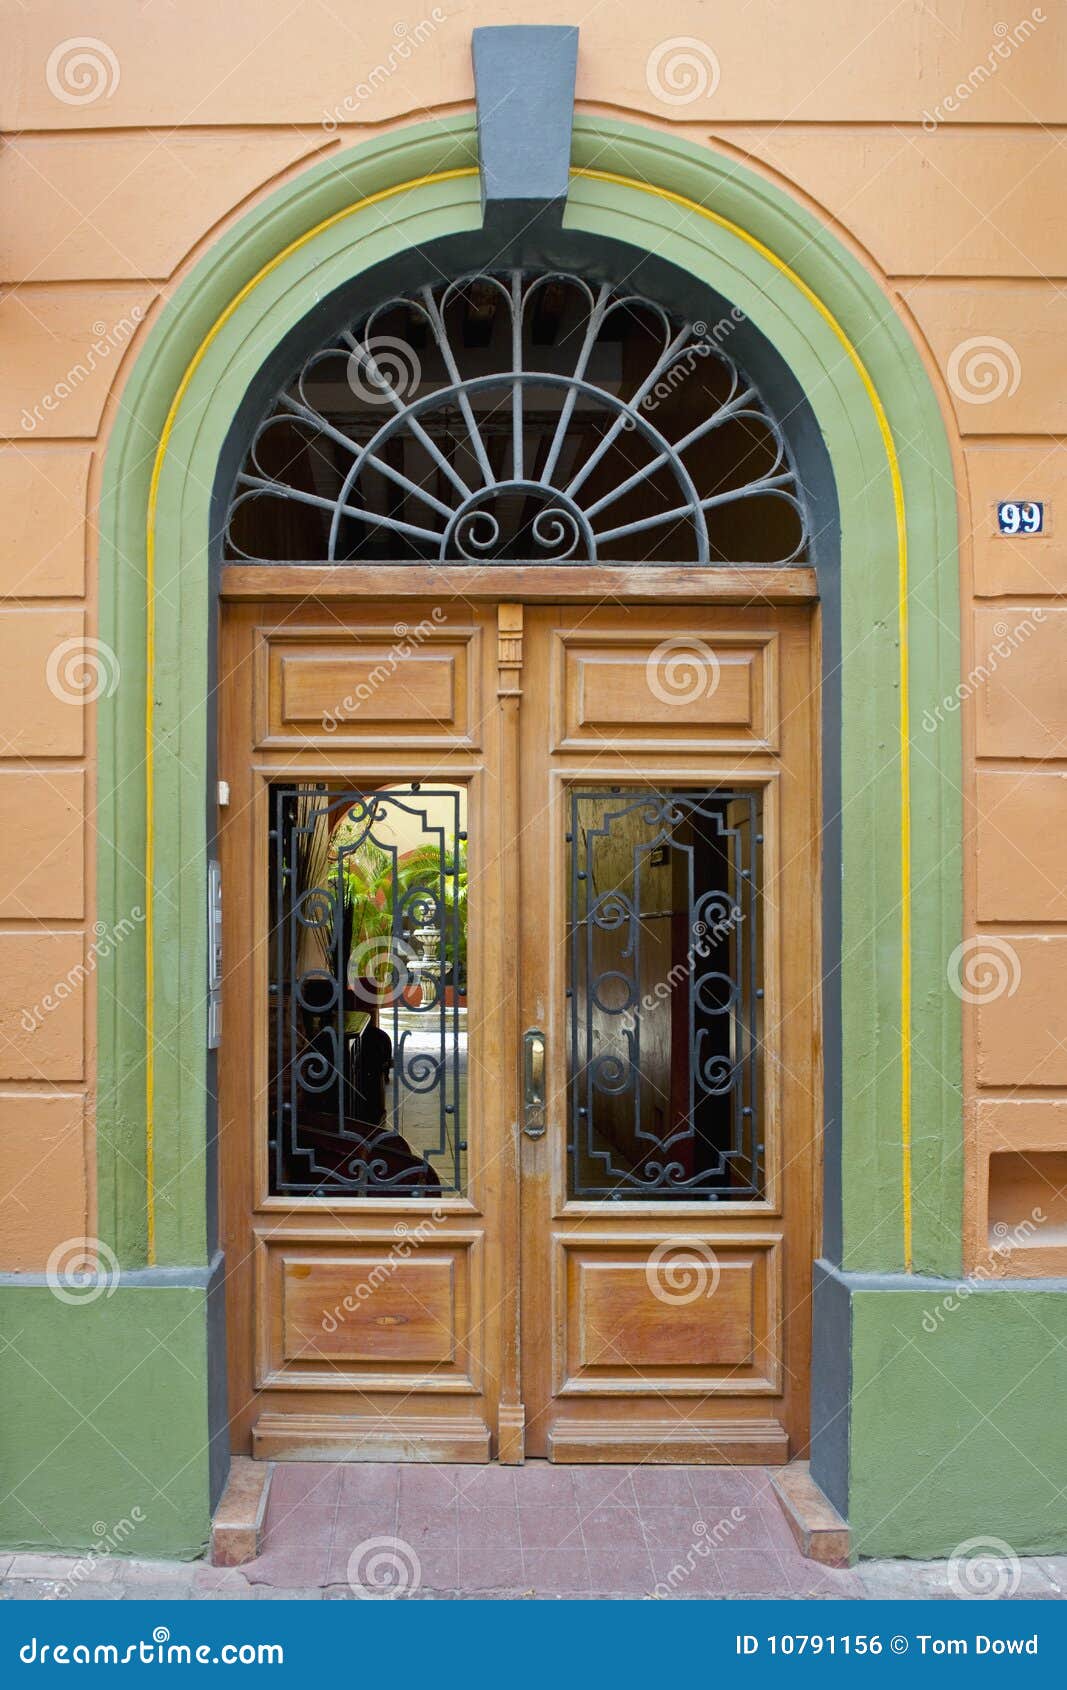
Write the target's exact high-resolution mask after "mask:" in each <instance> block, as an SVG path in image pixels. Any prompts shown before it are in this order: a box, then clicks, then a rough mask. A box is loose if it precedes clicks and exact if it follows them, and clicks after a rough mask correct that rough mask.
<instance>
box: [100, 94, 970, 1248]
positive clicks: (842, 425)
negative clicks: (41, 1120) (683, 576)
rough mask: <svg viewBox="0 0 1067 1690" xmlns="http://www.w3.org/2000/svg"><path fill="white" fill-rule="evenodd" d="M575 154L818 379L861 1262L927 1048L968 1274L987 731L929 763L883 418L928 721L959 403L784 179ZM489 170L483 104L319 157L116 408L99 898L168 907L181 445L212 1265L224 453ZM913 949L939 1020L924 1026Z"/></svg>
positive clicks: (677, 154) (176, 847)
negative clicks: (208, 988)
mask: <svg viewBox="0 0 1067 1690" xmlns="http://www.w3.org/2000/svg"><path fill="white" fill-rule="evenodd" d="M572 159H573V166H574V167H575V170H576V172H577V174H576V175H575V176H574V177H573V179H572V187H571V193H570V198H569V202H568V209H567V223H568V224H569V225H570V226H572V227H574V228H576V229H581V230H583V231H586V232H587V233H588V234H590V235H594V236H595V235H605V236H610V237H612V238H614V239H615V240H622V241H626V242H629V243H630V244H631V245H633V246H635V247H638V248H642V249H644V250H645V251H655V252H658V253H659V254H661V255H662V256H663V257H665V258H667V259H669V260H671V261H672V262H673V263H674V264H676V265H677V266H678V267H680V268H681V269H683V270H685V271H688V272H689V273H691V274H692V275H693V276H695V277H697V278H698V279H699V280H701V281H704V282H706V283H708V284H709V285H710V286H711V287H713V288H714V289H715V290H716V291H717V292H718V293H719V294H721V295H723V296H725V297H726V298H728V299H730V300H731V301H732V302H733V303H735V304H736V305H737V306H739V307H740V309H741V310H742V311H743V312H744V313H745V315H746V316H747V317H748V318H749V319H750V321H751V322H752V323H753V324H755V326H756V327H757V328H758V329H759V330H760V331H761V332H762V333H763V335H764V336H765V337H766V338H767V340H768V341H769V342H770V343H771V344H772V345H773V346H774V347H775V349H776V350H777V352H778V354H779V355H780V356H781V358H782V360H783V361H784V363H785V364H786V365H787V366H788V367H789V369H790V370H791V371H792V373H793V375H794V376H795V378H796V380H797V381H798V382H799V384H800V386H801V387H802V388H803V390H804V392H805V394H806V396H807V399H808V401H809V403H810V405H811V407H812V410H813V412H814V415H815V417H816V420H817V423H818V427H819V430H820V432H821V434H822V437H823V440H824V442H825V445H826V447H827V450H828V453H829V457H830V461H831V464H832V467H833V473H834V478H835V482H836V486H837V494H838V501H839V504H840V516H841V557H842V565H841V640H842V662H841V676H840V679H841V698H842V745H841V781H842V795H843V797H842V812H841V831H842V871H843V885H842V897H843V907H842V921H843V942H842V958H841V979H842V1001H843V1026H842V1063H843V1072H844V1077H845V1085H844V1096H845V1098H846V1100H847V1102H846V1107H845V1108H844V1110H843V1118H842V1123H841V1130H842V1171H843V1230H844V1250H843V1262H844V1265H845V1266H846V1267H848V1268H854V1269H877V1270H893V1269H898V1268H900V1267H902V1266H903V1265H905V1256H906V1252H905V1244H904V1206H903V1201H902V1134H903V1119H904V1111H903V1098H904V1095H905V1094H904V1090H903V1085H904V1069H903V1066H902V1065H903V1050H904V1045H905V1041H906V1042H907V1045H908V1048H909V1050H910V1060H911V1077H910V1083H909V1084H908V1088H907V1096H908V1097H909V1099H910V1115H911V1138H912V1145H911V1191H912V1198H911V1213H912V1219H913V1237H914V1251H913V1262H914V1265H915V1267H917V1268H921V1269H923V1270H925V1271H928V1272H936V1273H945V1274H951V1273H954V1272H956V1271H958V1267H959V1261H960V1231H961V1204H962V1196H961V1192H962V1173H961V1167H962V1108H961V1089H960V1021H959V1004H958V1002H957V1000H956V999H955V997H954V996H953V995H952V993H951V992H950V990H949V988H948V982H947V973H946V959H947V958H948V956H949V954H950V952H951V950H952V948H953V946H954V945H955V944H956V942H957V939H958V935H959V932H960V929H961V825H962V824H961V814H960V800H959V767H960V748H959V742H958V738H957V737H956V734H957V730H956V728H955V719H954V718H952V725H949V726H947V727H946V728H944V729H943V730H942V731H941V732H940V733H939V734H938V735H936V736H930V735H926V734H923V735H921V736H920V735H919V734H918V733H917V732H916V731H915V729H914V728H913V729H912V730H911V731H910V734H909V735H907V736H906V743H907V745H908V753H907V755H908V758H909V760H910V770H909V772H908V774H907V780H906V782H903V781H902V758H903V756H904V755H905V753H904V749H903V742H902V740H901V720H902V714H901V705H902V699H901V687H900V680H901V674H902V669H901V653H900V647H899V642H898V630H899V628H900V625H901V624H900V595H899V593H898V564H899V559H898V534H897V509H896V506H895V501H894V481H893V475H892V473H891V468H890V455H888V454H887V442H886V435H885V433H884V431H883V427H882V424H881V423H880V421H879V417H878V415H877V407H878V405H879V404H880V406H881V407H882V408H883V410H884V421H885V423H886V424H887V427H888V431H889V434H890V436H891V441H892V442H894V443H895V453H896V457H897V461H898V463H899V486H900V489H901V491H902V495H903V517H902V520H903V524H904V526H905V527H906V533H907V540H908V552H909V556H910V560H911V562H910V573H909V576H908V581H907V593H906V610H907V619H906V625H907V655H908V669H907V674H908V699H909V702H910V718H911V722H912V723H913V724H914V723H918V722H920V721H921V719H922V716H923V712H924V710H926V709H927V708H928V707H930V706H931V705H933V704H934V703H935V702H936V701H937V700H938V699H940V698H943V697H945V696H947V695H948V694H950V693H951V692H953V691H954V689H955V687H956V684H957V682H958V679H959V643H958V642H959V604H958V575H957V563H956V506H955V494H954V487H953V471H952V463H951V457H950V453H949V450H948V444H947V440H946V436H945V430H944V424H943V421H942V417H941V412H940V408H939V405H938V402H937V397H936V395H935V393H934V390H933V388H932V386H931V384H930V381H929V378H928V376H927V374H926V371H925V368H924V366H923V363H922V360H921V358H920V356H919V353H918V351H917V350H916V348H915V346H914V344H913V343H912V341H911V339H910V337H909V336H908V334H907V332H906V330H905V328H904V326H903V324H902V322H901V320H900V318H899V317H898V316H897V314H896V312H895V311H894V310H893V308H892V305H891V304H890V302H889V300H888V298H887V297H886V295H885V294H884V292H883V291H882V289H881V288H880V287H879V286H878V284H877V282H876V281H875V280H874V278H873V277H872V276H871V275H870V274H868V272H867V271H866V270H865V269H864V268H863V267H862V266H861V265H860V264H859V263H858V262H857V260H856V259H855V258H854V257H853V256H852V255H851V254H850V253H849V252H848V251H847V249H846V248H845V247H844V246H843V245H842V244H841V243H840V241H838V240H837V238H836V237H835V236H834V235H833V234H832V233H831V232H830V231H829V230H828V229H827V228H826V227H824V226H823V225H822V224H821V223H820V222H819V221H818V220H817V219H816V218H815V217H813V216H812V215H811V214H810V213H809V212H808V211H807V210H806V209H804V208H803V207H802V206H801V205H799V204H798V203H797V202H795V201H794V200H793V199H791V198H790V197H789V196H788V195H787V194H785V193H784V192H782V191H781V190H780V189H779V188H777V187H776V186H774V185H773V184H771V183H770V182H768V181H767V180H765V179H764V178H762V177H760V176H758V175H756V174H755V173H754V172H752V171H750V170H748V169H746V168H744V167H742V166H740V165H738V164H737V163H736V162H735V161H733V160H726V159H723V158H722V157H719V156H717V155H716V154H715V153H713V152H711V151H710V150H709V151H704V150H702V149H700V148H698V147H696V146H693V145H691V144H689V143H686V142H682V141H678V140H675V139H673V138H671V137H668V136H664V135H663V134H661V133H660V132H658V131H652V130H647V129H642V128H639V127H637V126H634V125H629V124H622V123H608V122H603V121H600V120H591V119H588V118H582V117H579V118H578V119H577V120H576V123H575V131H574V145H573V154H572ZM476 163H477V154H476V137H475V129H474V120H473V118H472V117H469V116H464V117H460V118H456V119H452V120H449V121H445V122H440V123H430V124H425V125H419V126H418V127H414V128H411V129H408V130H403V131H399V132H396V133H393V134H390V135H387V136H384V137H382V138H380V139H378V140H376V141H373V142H370V143H368V144H366V145H364V146H361V147H359V148H357V149H355V150H354V151H352V152H348V153H340V154H337V155H334V156H332V157H331V158H330V159H329V160H327V161H325V162H323V163H321V164H319V165H317V166H315V167H313V168H312V169H310V170H308V171H307V172H306V173H305V174H303V175H301V176H300V177H298V178H296V179H295V180H294V181H292V182H290V183H289V184H287V185H286V186H285V187H283V188H282V189H281V190H279V191H278V192H277V193H275V194H273V195H271V196H269V197H268V198H267V199H265V200H264V201H263V203H262V204H260V205H259V206H257V207H256V208H255V209H254V210H253V211H252V212H250V213H249V214H248V215H247V216H246V217H244V218H243V219H242V220H241V221H240V222H239V223H237V224H236V225H235V226H234V228H233V229H231V230H230V231H229V232H228V233H227V234H226V235H225V236H224V237H223V238H222V239H221V240H220V241H219V242H218V243H217V244H216V245H215V246H214V247H213V248H212V249H211V251H210V252H209V253H208V254H207V255H206V256H205V257H204V258H203V259H202V260H201V262H200V263H199V264H198V265H197V266H196V267H195V268H194V269H193V271H192V272H191V273H190V275H189V276H188V277H187V278H186V280H185V281H184V283H183V284H182V286H181V287H180V288H179V289H178V291H177V292H176V294H175V295H174V297H173V299H172V300H171V301H170V302H169V303H168V305H167V306H166V308H165V310H164V311H163V312H162V313H161V315H160V317H159V319H158V321H157V322H156V323H155V324H154V325H153V327H152V330H151V332H150V333H149V335H148V336H147V338H146V341H145V344H144V346H143V348H142V350H141V351H140V354H139V356H138V358H137V361H136V363H135V365H134V367H133V369H132V371H131V374H130V377H129V380H128V381H127V383H126V386H125V388H124V390H123V393H122V396H121V402H120V405H119V408H118V413H117V416H116V419H115V422H114V426H113V429H112V434H111V439H110V443H109V448H108V453H107V459H106V463H105V474H104V486H103V491H102V496H101V509H100V593H101V614H100V634H101V637H102V638H103V639H105V640H106V641H108V643H109V644H111V645H112V646H113V647H114V649H115V651H116V653H117V655H118V658H119V663H120V668H121V675H122V684H121V686H120V687H119V689H118V690H117V692H116V693H115V694H114V695H113V696H112V697H111V698H110V699H107V700H101V704H100V792H99V805H98V821H99V841H100V843H99V887H98V900H99V915H100V919H101V920H103V921H105V922H108V921H117V920H118V919H119V918H120V917H121V914H122V913H123V911H128V910H130V909H131V908H132V907H133V906H134V905H143V903H144V900H145V896H146V889H145V882H144V867H143V865H144V852H145V792H146V782H145V717H146V697H145V689H146V658H145V646H146V592H145V581H146V571H147V567H148V562H147V557H146V532H147V517H148V512H149V502H150V490H151V485H152V476H153V465H154V464H155V463H156V461H157V457H158V458H159V468H158V486H157V490H156V508H155V535H156V543H155V555H154V571H155V598H154V602H155V636H156V651H155V663H154V676H153V708H152V719H153V745H154V754H153V755H154V791H155V797H154V813H155V830H154V831H155V837H156V851H155V866H154V874H153V892H152V896H153V908H154V912H155V939H154V945H155V955H156V959H157V961H156V967H155V970H154V1010H155V1024H156V1027H157V1028H158V1029H159V1037H158V1041H157V1043H156V1045H155V1050H154V1063H155V1075H154V1082H153V1096H154V1100H155V1108H154V1117H155V1122H156V1131H155V1150H154V1179H153V1182H152V1183H153V1189H154V1202H155V1215H156V1220H155V1232H156V1250H155V1256H156V1259H157V1260H158V1261H159V1262H160V1263H163V1264H167V1263H190V1262H198V1261H203V1260H204V1259H205V1255H206V1252H207V1251H208V1249H209V1247H210V1221H209V1217H208V1206H207V1204H206V1201H205V1190H206V1184H207V1182H206V1179H205V1144H204V1140H205V1118H206V1115H207V1107H206V1099H207V1095H208V1090H209V1079H210V1075H209V1065H208V1061H207V1056H206V1052H205V1048H204V1044H205V1041H204V1027H205V1015H204V1007H205V985H204V983H205V978H206V946H205V934H204V923H203V910H204V888H205V872H206V871H205V805H206V781H207V770H208V751H207V747H208V733H209V722H210V711H209V704H208V700H207V692H208V630H209V604H210V580H211V558H210V555H209V553H210V548H209V534H210V517H211V495H212V488H213V484H214V479H215V470H216V466H217V464H218V461H219V456H220V453H221V452H222V449H223V445H224V442H225V440H226V436H227V432H228V430H229V428H230V427H231V424H232V422H233V419H234V416H235V414H236V412H237V409H238V406H239V404H240V401H241V399H242V397H243V395H244V394H245V392H246V390H247V389H248V387H249V385H250V384H251V382H252V380H253V378H254V376H255V375H256V372H257V371H258V370H259V368H260V367H261V365H262V364H263V362H264V360H265V359H266V357H267V355H268V353H269V352H270V350H271V349H272V348H273V347H274V346H276V345H277V344H278V342H279V341H280V340H281V339H282V338H283V337H284V336H285V335H287V334H288V333H289V332H290V331H291V330H292V329H293V328H294V326H295V325H296V324H297V323H298V322H299V321H300V319H301V318H302V317H303V316H304V315H305V314H306V312H307V311H308V309H309V307H310V305H311V304H313V303H315V302H316V301H317V300H318V299H320V298H323V297H325V296H326V295H327V294H328V293H330V292H331V291H333V289H335V288H337V287H339V286H340V285H341V284H342V283H344V282H345V281H347V280H348V279H350V278H351V276H352V275H354V274H356V273H358V272H359V271H361V270H363V269H365V268H367V267H369V266H370V265H372V264H376V263H379V262H381V261H383V260H386V259H388V258H391V257H393V256H395V255H397V254H398V253H400V252H401V251H403V250H404V249H405V248H408V247H411V246H416V245H422V244H425V242H426V241H428V240H432V239H435V238H437V237H438V236H444V235H455V234H461V233H463V232H465V231H474V230H476V229H478V228H479V227H480V210H479V195H478V182H477V177H476V175H475V173H474V168H473V167H474V166H475V165H476ZM584 172H588V174H584ZM448 173H452V174H448ZM609 176H613V177H616V178H624V179H625V180H608V179H606V178H607V177H609ZM425 178H431V180H424V179H425ZM402 185H404V186H402ZM394 190H397V191H394ZM683 202H693V203H692V204H688V203H683ZM354 207H355V208H357V209H354V210H353V209H352V208H354ZM701 207H706V208H708V210H709V211H710V212H711V213H712V215H713V218H714V220H710V219H709V218H708V217H706V216H703V215H701V212H700V209H699V208H701ZM843 343H844V344H843ZM848 343H851V345H852V347H854V348H860V349H861V356H862V365H863V366H864V367H865V370H866V372H867V375H868V377H869V385H868V383H866V382H865V380H864V379H863V376H862V374H861V371H860V370H859V369H858V368H857V365H856V362H855V360H854V359H853V358H851V357H850V356H849V355H848V354H847V353H846V351H845V350H844V346H845V345H847V344H848ZM872 395H873V396H874V397H873V402H872ZM164 435H165V436H166V449H165V451H164V452H162V454H160V443H161V439H162V438H163V437H164ZM905 786H906V790H907V793H908V798H909V804H908V809H909V812H910V816H909V819H910V856H909V860H910V866H911V888H912V891H911V942H910V945H909V946H907V947H904V946H902V940H901V890H902V869H901V863H902V854H901V839H902V827H903V826H904V822H905V816H904V805H903V802H902V795H903V792H904V790H905ZM906 956H907V957H908V958H910V976H911V991H912V996H911V1004H912V1008H911V1015H910V1025H909V1026H908V1027H906V1028H905V1027H904V1026H903V1025H902V1015H901V1004H902V969H903V968H904V965H905V957H906ZM145 993H146V968H145V958H144V955H143V954H141V955H139V954H137V953H136V952H135V951H134V950H133V949H132V948H131V947H130V946H129V945H125V946H119V947H115V948H114V949H113V952H112V956H111V958H110V959H109V970H108V973H107V974H106V976H105V975H104V973H103V970H101V979H100V991H99V1102H98V1122H97V1128H98V1158H99V1192H100V1220H99V1230H100V1233H101V1236H102V1237H104V1238H106V1239H109V1240H110V1241H111V1242H112V1244H113V1246H114V1247H115V1248H116V1249H117V1250H118V1252H119V1255H120V1259H121V1260H123V1261H124V1262H128V1263H130V1264H131V1265H132V1264H134V1263H136V1262H138V1261H143V1260H145V1259H146V1254H147V1223H146V1210H147V1205H146V1190H147V1184H146V1157H145V1092H146V1057H147V1052H146V1036H145V1015H144V1009H145Z"/></svg>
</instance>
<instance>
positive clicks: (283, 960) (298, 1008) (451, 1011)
mask: <svg viewBox="0 0 1067 1690" xmlns="http://www.w3.org/2000/svg"><path fill="white" fill-rule="evenodd" d="M271 806H272V815H271V835H270V845H271V900H272V912H271V914H272V941H271V979H270V1014H271V1042H270V1052H271V1056H270V1061H271V1073H270V1082H271V1084H270V1092H271V1134H270V1160H271V1190H272V1192H273V1193H275V1194H288V1195H303V1196H309V1195H315V1196H326V1195H335V1196H371V1197H375V1196H378V1197H381V1196H390V1195H404V1196H435V1195H436V1194H437V1193H438V1192H441V1191H450V1192H455V1191H460V1190H461V1189H462V1186H463V1172H464V1165H465V1150H466V1146H465V1144H464V1141H463V1133H464V1121H463V1111H464V1103H465V1086H466V833H465V832H464V831H463V829H462V827H461V816H462V794H461V792H460V791H459V790H458V789H455V788H438V787H434V788H430V787H424V786H422V785H421V784H420V783H419V782H412V783H411V784H410V785H403V786H391V787H387V788H383V789H382V790H380V791H358V792H353V791H341V792H339V791H333V790H330V789H328V788H327V787H324V786H275V787H274V788H272V792H271Z"/></svg>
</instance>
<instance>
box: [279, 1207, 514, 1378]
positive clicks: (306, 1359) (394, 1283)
mask: <svg viewBox="0 0 1067 1690" xmlns="http://www.w3.org/2000/svg"><path fill="white" fill-rule="evenodd" d="M437 1231H438V1229H437V1228H435V1234H436V1233H437ZM402 1236H403V1235H402ZM480 1244H481V1238H480V1235H479V1234H477V1233H475V1234H471V1235H469V1236H468V1237H467V1238H466V1239H464V1238H461V1237H460V1236H459V1235H458V1234H456V1233H455V1232H454V1231H451V1232H449V1233H448V1234H447V1235H445V1236H442V1237H440V1238H438V1239H437V1240H436V1241H434V1242H427V1243H426V1244H425V1245H422V1246H418V1247H416V1248H414V1249H412V1250H410V1251H409V1252H408V1253H407V1254H406V1255H404V1256H403V1257H399V1256H398V1254H397V1238H396V1235H395V1234H394V1235H392V1236H390V1235H389V1234H381V1235H379V1236H378V1237H375V1236H374V1235H372V1234H369V1233H366V1232H364V1234H363V1236H360V1233H359V1232H358V1231H357V1230H356V1229H355V1228H352V1229H351V1230H349V1229H346V1230H345V1232H344V1233H343V1234H342V1233H339V1234H337V1236H335V1237H333V1238H332V1239H327V1238H326V1236H325V1235H324V1234H323V1233H322V1232H321V1231H320V1232H318V1233H317V1234H313V1233H307V1232H303V1233H302V1232H301V1231H300V1230H299V1229H297V1228H294V1227H288V1228H286V1229H285V1231H284V1232H282V1233H279V1232H278V1231H270V1232H267V1231H262V1230H257V1233H256V1238H255V1248H256V1253H257V1271H256V1310H255V1318H256V1330H257V1333H258V1334H259V1348H258V1357H257V1380H256V1382H257V1385H258V1386H259V1388H260V1389H264V1388H269V1387H275V1386H277V1387H281V1388H285V1389H290V1390H329V1391H336V1390H339V1389H343V1388H345V1387H351V1388H352V1389H356V1390H360V1391H390V1390H394V1391H403V1392H404V1393H405V1394H407V1393H409V1392H414V1393H417V1394H424V1393H427V1392H429V1393H433V1392H437V1391H441V1390H447V1391H449V1392H450V1393H453V1392H457V1391H458V1392H461V1393H467V1394H471V1395H477V1393H478V1390H479V1386H478V1384H477V1383H476V1382H475V1379H474V1377H473V1374H474V1372H475V1370H476V1369H477V1368H478V1356H477V1354H476V1351H477V1340H476V1336H475V1335H476V1333H477V1330H478V1327H479V1325H480V1319H481V1305H482V1283H481V1262H480V1260H479V1246H480Z"/></svg>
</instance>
